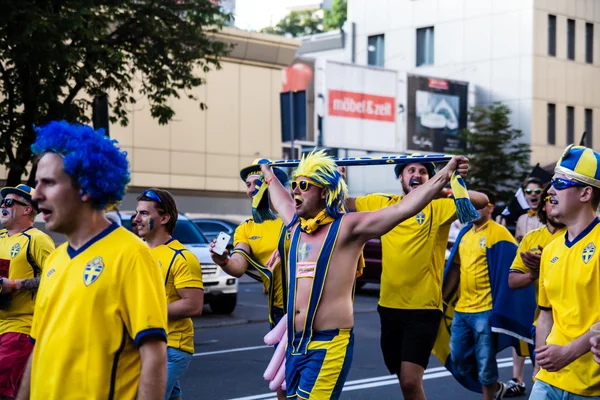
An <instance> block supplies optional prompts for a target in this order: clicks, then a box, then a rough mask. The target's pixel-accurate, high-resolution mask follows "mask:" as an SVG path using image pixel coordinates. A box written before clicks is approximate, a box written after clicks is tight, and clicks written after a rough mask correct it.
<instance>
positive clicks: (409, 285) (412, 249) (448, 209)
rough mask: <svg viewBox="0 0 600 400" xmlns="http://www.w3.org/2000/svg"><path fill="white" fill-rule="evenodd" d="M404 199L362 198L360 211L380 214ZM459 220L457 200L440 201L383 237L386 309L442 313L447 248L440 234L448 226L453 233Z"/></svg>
mask: <svg viewBox="0 0 600 400" xmlns="http://www.w3.org/2000/svg"><path fill="white" fill-rule="evenodd" d="M401 200H402V196H398V195H390V194H370V195H367V196H361V197H357V198H356V201H355V204H356V211H376V210H379V209H382V208H384V207H389V206H393V205H394V204H397V203H398V202H400V201H401ZM455 218H456V206H455V205H454V200H452V199H436V200H433V201H432V202H431V203H429V204H428V205H427V206H426V207H425V208H424V209H423V210H422V211H421V212H419V213H418V214H417V215H415V216H414V217H411V218H409V219H407V220H405V221H404V222H402V223H401V224H398V225H397V226H396V227H395V228H394V229H392V230H391V231H389V232H388V233H386V234H385V235H383V236H382V237H381V250H382V273H381V289H380V297H379V304H380V305H381V306H382V307H387V308H396V309H440V310H441V308H442V279H443V275H444V263H443V259H444V252H445V250H444V249H445V247H446V245H445V244H444V245H443V248H442V246H441V245H440V243H441V241H442V236H443V232H444V231H442V233H441V234H440V228H441V227H443V226H445V225H448V231H447V232H449V229H450V224H451V223H452V221H453V220H454V219H455ZM438 235H440V236H438ZM445 240H446V241H447V240H448V234H447V233H446V237H445Z"/></svg>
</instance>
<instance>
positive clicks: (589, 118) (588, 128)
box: [585, 108, 594, 148]
mask: <svg viewBox="0 0 600 400" xmlns="http://www.w3.org/2000/svg"><path fill="white" fill-rule="evenodd" d="M593 126H594V111H593V110H591V109H589V108H586V109H585V146H586V147H589V148H591V147H592V145H593V144H594V143H593V140H592V138H593V136H594V135H593Z"/></svg>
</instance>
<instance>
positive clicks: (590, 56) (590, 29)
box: [585, 23, 594, 64]
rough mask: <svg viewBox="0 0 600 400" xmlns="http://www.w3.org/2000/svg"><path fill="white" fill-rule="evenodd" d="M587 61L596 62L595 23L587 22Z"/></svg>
mask: <svg viewBox="0 0 600 400" xmlns="http://www.w3.org/2000/svg"><path fill="white" fill-rule="evenodd" d="M585 62H586V63H588V64H593V63H594V24H590V23H587V24H585Z"/></svg>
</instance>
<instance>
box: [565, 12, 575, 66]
mask: <svg viewBox="0 0 600 400" xmlns="http://www.w3.org/2000/svg"><path fill="white" fill-rule="evenodd" d="M567 58H568V59H569V60H575V20H574V19H568V20H567Z"/></svg>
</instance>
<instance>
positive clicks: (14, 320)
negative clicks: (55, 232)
mask: <svg viewBox="0 0 600 400" xmlns="http://www.w3.org/2000/svg"><path fill="white" fill-rule="evenodd" d="M53 251H54V242H53V241H52V239H50V236H48V235H46V234H45V233H44V232H42V231H40V230H39V229H36V228H28V229H26V230H24V231H23V232H21V233H17V234H15V235H12V236H8V234H7V235H6V236H5V237H4V238H2V240H0V276H1V277H3V278H8V279H31V278H34V277H36V276H40V274H41V272H42V270H43V268H44V264H45V262H46V258H47V257H48V255H49V254H50V253H52V252H53ZM7 296H11V299H10V306H9V307H8V309H6V310H0V334H3V333H7V332H15V333H22V334H25V335H29V331H30V330H31V320H32V319H33V308H34V305H35V293H33V292H30V291H27V290H17V291H15V292H12V293H11V294H9V295H7Z"/></svg>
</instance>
